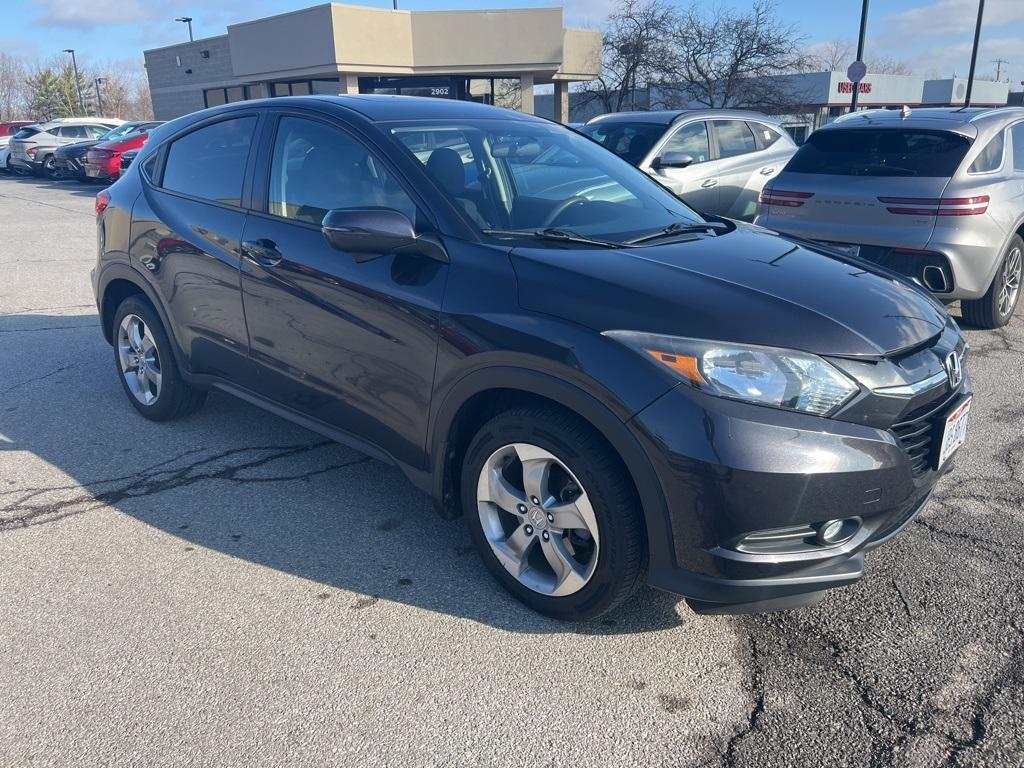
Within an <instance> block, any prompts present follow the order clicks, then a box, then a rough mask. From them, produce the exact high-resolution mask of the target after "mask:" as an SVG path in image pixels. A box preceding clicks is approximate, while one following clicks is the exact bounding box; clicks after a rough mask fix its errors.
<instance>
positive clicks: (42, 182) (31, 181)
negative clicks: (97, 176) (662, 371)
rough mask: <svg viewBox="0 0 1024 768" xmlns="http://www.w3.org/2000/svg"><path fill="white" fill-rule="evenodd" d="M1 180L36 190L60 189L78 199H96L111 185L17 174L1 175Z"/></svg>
mask: <svg viewBox="0 0 1024 768" xmlns="http://www.w3.org/2000/svg"><path fill="white" fill-rule="evenodd" d="M0 178H5V179H11V180H13V181H17V182H19V183H21V184H23V185H25V186H27V187H32V188H34V189H54V188H57V189H60V190H61V191H62V192H64V193H66V194H69V195H73V196H77V197H95V196H96V193H97V192H99V191H100V190H102V189H106V188H107V187H108V186H109V184H106V183H101V182H98V181H85V180H82V179H48V178H45V177H43V176H35V175H33V174H28V175H19V174H15V173H10V174H0Z"/></svg>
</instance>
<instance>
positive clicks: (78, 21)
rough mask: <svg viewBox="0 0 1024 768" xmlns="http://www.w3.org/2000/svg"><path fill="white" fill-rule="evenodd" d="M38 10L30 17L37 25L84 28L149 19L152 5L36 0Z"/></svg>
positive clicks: (133, 0) (126, 0)
mask: <svg viewBox="0 0 1024 768" xmlns="http://www.w3.org/2000/svg"><path fill="white" fill-rule="evenodd" d="M35 6H36V8H37V9H38V13H37V14H36V16H35V18H34V19H33V20H32V24H33V25H34V26H37V27H83V28H90V27H95V26H97V25H100V24H110V23H112V22H113V23H116V24H122V23H124V22H130V21H139V20H140V19H145V18H148V17H149V16H151V15H152V13H153V10H154V9H153V5H152V4H149V7H148V8H143V5H142V3H141V2H140V0H89V1H88V2H67V0H36V2H35Z"/></svg>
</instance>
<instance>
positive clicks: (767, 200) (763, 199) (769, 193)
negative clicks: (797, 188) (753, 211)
mask: <svg viewBox="0 0 1024 768" xmlns="http://www.w3.org/2000/svg"><path fill="white" fill-rule="evenodd" d="M811 197H814V193H813V192H794V191H793V190H786V189H773V188H771V187H765V188H764V189H762V190H761V194H760V195H759V196H758V198H757V202H758V203H760V204H761V205H780V206H782V207H783V208H799V207H800V206H801V205H803V204H804V201H805V200H807V199H808V198H811Z"/></svg>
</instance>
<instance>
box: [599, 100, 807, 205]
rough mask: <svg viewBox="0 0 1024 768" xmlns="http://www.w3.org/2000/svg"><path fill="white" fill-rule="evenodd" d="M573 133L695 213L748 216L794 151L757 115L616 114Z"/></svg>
mask: <svg viewBox="0 0 1024 768" xmlns="http://www.w3.org/2000/svg"><path fill="white" fill-rule="evenodd" d="M579 130H580V132H582V133H583V134H585V135H587V136H589V137H590V138H592V139H593V140H594V141H596V142H598V143H599V144H601V145H603V146H604V147H606V148H608V149H610V150H611V151H612V152H614V153H615V154H617V155H619V157H622V158H623V159H625V160H628V161H629V162H630V163H632V164H633V165H635V166H636V167H637V168H639V169H640V170H642V171H644V172H645V173H648V174H650V175H651V176H653V177H654V178H655V179H657V180H658V181H660V182H661V183H662V184H664V185H665V186H666V187H668V188H669V189H671V190H672V191H673V192H675V193H676V194H677V195H680V196H681V197H682V198H683V200H684V201H685V202H686V204H687V205H690V206H692V207H693V208H696V209H697V210H698V211H701V212H703V213H710V214H714V215H717V216H728V217H729V218H733V219H742V220H744V221H750V220H752V219H753V218H754V214H755V213H756V211H757V198H758V195H759V194H760V192H761V188H762V187H763V186H764V185H765V183H766V182H767V181H768V180H769V179H771V178H773V177H774V176H775V175H776V174H778V172H779V171H781V170H782V166H784V165H785V164H786V161H787V160H789V158H790V157H792V156H793V153H794V152H796V144H794V143H793V139H792V138H790V136H789V134H788V133H787V132H786V131H785V129H783V127H782V125H781V123H779V121H778V120H776V119H775V118H772V117H768V116H767V115H762V114H760V113H758V112H745V111H739V110H721V109H693V110H684V111H666V112H619V113H616V114H608V115H600V116H598V117H595V118H593V119H591V120H590V121H589V122H587V123H586V125H584V126H583V127H582V128H580V129H579Z"/></svg>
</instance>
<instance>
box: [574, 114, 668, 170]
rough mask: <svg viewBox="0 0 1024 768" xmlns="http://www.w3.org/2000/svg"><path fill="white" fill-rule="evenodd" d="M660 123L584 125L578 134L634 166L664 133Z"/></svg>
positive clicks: (610, 122)
mask: <svg viewBox="0 0 1024 768" xmlns="http://www.w3.org/2000/svg"><path fill="white" fill-rule="evenodd" d="M665 128H666V126H664V125H662V124H660V123H620V122H612V121H609V122H598V123H592V124H588V125H584V126H583V127H582V128H580V133H582V134H585V135H587V136H589V137H590V138H592V139H593V140H594V141H596V142H597V143H599V144H601V145H602V146H603V147H605V148H606V149H610V150H611V151H612V152H614V153H615V154H616V155H618V156H619V157H621V158H623V159H624V160H628V161H629V162H631V163H633V165H636V164H637V163H639V162H640V161H641V160H643V159H644V158H645V157H647V153H648V152H650V151H651V147H653V146H654V145H655V144H656V143H657V141H658V139H660V138H661V137H662V135H663V134H664V133H665Z"/></svg>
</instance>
